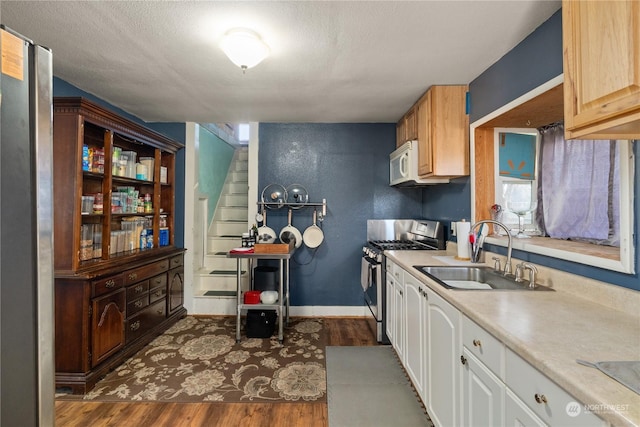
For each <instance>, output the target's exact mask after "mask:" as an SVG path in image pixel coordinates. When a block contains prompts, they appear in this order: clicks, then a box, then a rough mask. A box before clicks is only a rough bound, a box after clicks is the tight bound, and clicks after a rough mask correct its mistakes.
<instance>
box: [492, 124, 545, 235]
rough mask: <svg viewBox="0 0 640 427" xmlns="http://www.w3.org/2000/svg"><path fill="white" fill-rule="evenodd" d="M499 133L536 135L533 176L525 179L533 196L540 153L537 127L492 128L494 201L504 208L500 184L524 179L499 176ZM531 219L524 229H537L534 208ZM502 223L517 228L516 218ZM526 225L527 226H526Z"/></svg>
mask: <svg viewBox="0 0 640 427" xmlns="http://www.w3.org/2000/svg"><path fill="white" fill-rule="evenodd" d="M501 133H521V134H526V135H535V137H536V156H535V159H534V162H535V165H534V167H533V170H534V178H533V179H532V180H526V181H529V182H531V186H532V190H531V192H532V194H533V195H534V196H535V194H536V193H537V189H538V167H539V166H540V165H539V164H538V160H539V153H540V132H538V130H537V129H532V128H494V131H493V138H494V165H496V166H495V167H494V172H495V174H494V188H495V203H497V204H499V205H500V206H502V208H503V209H505V210H506V208H505V206H506V202H505V200H504V199H503V197H502V184H504V183H506V182H509V181H525V180H523V179H520V178H514V177H502V176H500V168H499V167H498V165H499V164H500V149H499V148H500V134H501ZM503 218H504V216H503ZM530 218H531V221H530V222H525V223H524V225H525V230H526V231H539V230H538V227H537V225H536V212H535V210H534V211H533V212H531V215H530ZM502 222H503V223H504V225H506V226H507V227H510V228H518V220H517V219H516V220H515V221H514V222H507V221H502ZM527 226H528V227H527Z"/></svg>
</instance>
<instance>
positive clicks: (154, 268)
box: [123, 259, 169, 285]
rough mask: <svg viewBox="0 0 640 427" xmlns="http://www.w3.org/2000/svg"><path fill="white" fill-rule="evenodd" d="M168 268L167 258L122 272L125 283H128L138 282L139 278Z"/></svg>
mask: <svg viewBox="0 0 640 427" xmlns="http://www.w3.org/2000/svg"><path fill="white" fill-rule="evenodd" d="M168 269H169V260H168V259H163V260H161V261H158V262H153V263H151V264H147V265H144V266H142V267H138V268H133V269H131V270H128V271H125V272H124V273H123V274H124V280H125V285H130V284H132V283H136V282H139V281H141V280H144V279H147V278H149V277H152V276H155V275H157V274H160V273H163V272H165V271H167V270H168Z"/></svg>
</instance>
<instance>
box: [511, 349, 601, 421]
mask: <svg viewBox="0 0 640 427" xmlns="http://www.w3.org/2000/svg"><path fill="white" fill-rule="evenodd" d="M505 361H506V363H505V365H506V367H505V383H506V385H507V389H510V390H511V391H513V395H514V396H516V397H514V399H513V400H516V401H517V400H521V401H522V404H524V405H525V406H527V407H529V408H530V409H531V411H532V412H533V413H534V414H535V415H536V416H538V417H539V418H540V419H541V420H542V421H543V422H544V423H545V424H547V425H549V426H563V427H588V426H599V427H602V426H607V425H608V423H606V422H605V421H604V420H602V419H600V418H599V417H597V416H596V415H594V414H593V413H591V412H585V411H584V410H583V408H584V405H582V404H580V403H578V402H577V401H576V400H575V399H574V398H573V397H572V396H571V395H570V394H568V393H567V392H566V391H564V390H563V389H562V388H560V387H559V386H557V385H556V384H555V383H554V382H553V381H551V380H550V379H549V378H547V376H545V375H544V374H542V373H541V372H540V371H538V370H537V369H536V368H534V367H533V366H531V365H530V364H529V363H528V362H527V361H525V360H524V359H522V358H521V357H520V356H518V355H517V354H516V353H514V352H513V351H512V350H511V349H507V352H506V360H505ZM510 422H512V420H509V419H507V423H510ZM512 425H513V424H512ZM534 425H535V424H534Z"/></svg>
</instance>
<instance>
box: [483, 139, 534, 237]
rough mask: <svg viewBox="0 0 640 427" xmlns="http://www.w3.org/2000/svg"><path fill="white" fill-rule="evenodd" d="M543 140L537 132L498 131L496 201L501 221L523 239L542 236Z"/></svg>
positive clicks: (496, 142) (496, 141)
mask: <svg viewBox="0 0 640 427" xmlns="http://www.w3.org/2000/svg"><path fill="white" fill-rule="evenodd" d="M539 141H540V138H539V133H538V131H537V130H536V129H502V128H499V129H496V130H495V144H496V145H495V151H494V153H495V157H496V158H495V164H496V165H497V167H496V168H495V202H496V204H497V205H499V206H500V215H499V217H500V219H499V220H500V221H501V222H502V223H504V224H505V225H507V226H508V227H510V228H511V229H514V230H516V231H515V232H519V233H518V235H519V236H520V237H525V236H527V235H537V234H538V233H539V232H538V228H537V227H536V218H535V209H536V205H537V198H536V194H537V179H536V177H537V175H536V171H537V168H538V167H537V153H538V146H539ZM515 212H518V213H519V214H516V213H515ZM520 221H522V226H521V225H520Z"/></svg>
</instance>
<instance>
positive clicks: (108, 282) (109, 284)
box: [104, 279, 116, 288]
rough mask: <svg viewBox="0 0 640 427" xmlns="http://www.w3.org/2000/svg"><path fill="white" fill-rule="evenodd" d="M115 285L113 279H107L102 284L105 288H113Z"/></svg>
mask: <svg viewBox="0 0 640 427" xmlns="http://www.w3.org/2000/svg"><path fill="white" fill-rule="evenodd" d="M115 285H116V281H115V280H113V279H109V280H107V281H106V282H104V286H105V287H106V288H113V287H114V286H115Z"/></svg>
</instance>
